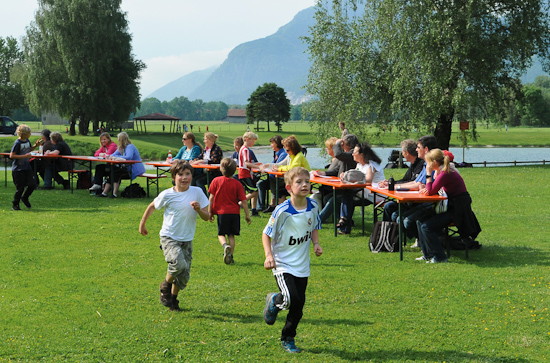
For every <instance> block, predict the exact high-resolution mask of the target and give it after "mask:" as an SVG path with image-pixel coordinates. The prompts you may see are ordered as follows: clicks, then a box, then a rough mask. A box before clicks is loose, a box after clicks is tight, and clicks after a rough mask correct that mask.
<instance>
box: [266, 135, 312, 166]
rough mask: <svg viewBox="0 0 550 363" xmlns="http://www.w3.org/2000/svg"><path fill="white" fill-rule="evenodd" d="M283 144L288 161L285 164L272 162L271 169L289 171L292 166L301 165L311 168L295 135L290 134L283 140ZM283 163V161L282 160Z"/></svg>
mask: <svg viewBox="0 0 550 363" xmlns="http://www.w3.org/2000/svg"><path fill="white" fill-rule="evenodd" d="M283 146H284V148H285V150H286V152H287V154H288V159H289V162H288V164H286V165H279V164H272V169H273V170H275V171H283V172H286V171H289V170H290V169H292V168H295V167H297V166H301V167H303V168H306V169H307V170H311V168H310V166H309V162H308V161H307V159H306V157H305V155H304V154H303V153H302V146H301V145H300V143H299V142H298V140H297V139H296V136H294V135H290V136H288V137H287V138H285V139H284V140H283ZM283 163H284V161H283Z"/></svg>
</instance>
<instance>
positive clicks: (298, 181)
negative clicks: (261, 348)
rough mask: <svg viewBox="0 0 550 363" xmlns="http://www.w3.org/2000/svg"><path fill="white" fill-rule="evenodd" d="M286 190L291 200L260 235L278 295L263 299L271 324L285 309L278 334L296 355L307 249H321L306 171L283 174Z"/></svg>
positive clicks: (316, 210)
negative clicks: (279, 333) (282, 325)
mask: <svg viewBox="0 0 550 363" xmlns="http://www.w3.org/2000/svg"><path fill="white" fill-rule="evenodd" d="M285 184H286V185H285V188H286V190H287V191H288V192H289V194H290V199H288V200H286V201H285V202H283V203H281V204H280V205H278V206H277V207H276V208H275V210H274V211H273V214H272V215H271V218H270V219H269V222H268V223H267V226H266V227H265V229H264V231H263V235H262V243H263V246H264V252H265V262H264V267H265V268H266V269H267V270H272V271H273V275H274V276H275V280H276V281H277V285H278V287H279V290H280V291H281V292H279V293H269V294H267V297H266V306H265V309H264V320H265V322H266V323H267V324H269V325H273V324H274V323H275V320H276V319H277V314H278V313H279V311H280V310H288V315H287V318H286V323H285V325H284V327H283V330H282V332H281V344H282V346H283V348H284V349H285V350H286V351H287V352H289V353H298V352H300V351H301V350H300V349H299V348H298V347H296V344H295V342H294V338H295V337H296V328H297V326H298V323H299V322H300V320H301V318H302V315H303V307H304V303H305V301H306V300H305V299H306V287H307V282H308V277H309V264H310V263H309V262H310V261H309V248H310V245H311V243H313V250H314V252H315V255H317V256H320V255H321V254H322V253H323V249H322V248H321V245H320V244H319V229H321V219H320V218H319V206H318V205H317V202H315V201H314V200H313V199H310V198H308V197H307V196H308V195H309V194H310V187H311V185H310V182H309V171H307V169H305V168H302V167H296V168H293V169H291V170H290V171H288V172H287V173H286V174H285Z"/></svg>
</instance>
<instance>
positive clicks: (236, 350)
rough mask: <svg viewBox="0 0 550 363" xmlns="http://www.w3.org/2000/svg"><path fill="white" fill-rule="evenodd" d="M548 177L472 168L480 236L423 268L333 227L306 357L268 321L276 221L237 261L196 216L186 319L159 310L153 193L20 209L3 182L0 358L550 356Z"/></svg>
mask: <svg viewBox="0 0 550 363" xmlns="http://www.w3.org/2000/svg"><path fill="white" fill-rule="evenodd" d="M549 171H550V168H549V167H516V168H490V169H483V168H479V169H462V170H461V173H462V174H463V176H464V178H465V180H466V183H467V185H468V189H469V191H470V193H471V194H472V197H473V200H474V210H475V212H476V213H477V216H478V218H479V220H480V223H481V226H482V228H483V232H482V233H481V235H480V236H479V239H478V240H479V241H480V242H481V243H482V244H483V248H482V249H481V250H479V251H473V252H471V253H470V259H469V260H465V259H464V254H463V253H461V252H455V253H454V254H453V257H451V259H450V263H448V264H439V265H427V264H424V263H420V262H418V261H415V260H414V258H415V257H418V256H419V252H418V250H411V249H407V251H406V252H405V260H404V261H403V262H400V261H399V256H398V255H397V254H387V253H386V254H384V253H380V254H372V253H370V252H369V251H368V247H367V240H368V236H361V235H360V232H359V231H358V230H354V231H353V233H352V235H351V236H349V237H348V236H339V237H337V238H334V237H333V236H332V230H331V228H330V225H325V226H324V227H326V228H325V229H323V230H322V231H321V238H320V240H321V244H322V245H323V248H324V250H325V253H324V255H323V256H321V257H319V258H315V257H312V275H311V278H310V283H309V287H308V301H307V303H306V307H305V315H304V319H303V320H302V323H301V325H300V326H299V329H298V337H297V342H298V344H299V346H300V347H302V348H303V349H304V352H303V353H301V354H300V355H298V356H291V355H289V354H287V353H285V352H283V351H282V349H281V348H280V347H279V344H278V338H279V334H280V330H281V328H282V325H283V322H284V317H285V316H286V313H281V314H280V316H279V320H278V321H277V322H276V323H275V325H274V326H267V325H265V323H264V322H263V320H262V309H263V303H264V297H265V294H266V293H267V292H270V291H273V290H274V289H275V282H274V280H273V277H272V276H271V274H270V273H269V272H267V271H265V270H264V269H263V265H262V264H263V251H262V247H261V240H260V236H261V231H262V229H263V227H264V226H265V224H266V222H267V217H266V216H260V217H255V218H254V219H253V223H252V225H250V226H246V224H244V223H243V227H242V235H241V236H240V237H239V238H238V240H237V251H236V256H235V259H236V264H235V265H234V266H226V265H224V264H223V262H222V251H221V248H220V246H219V244H218V242H217V239H216V227H215V224H211V223H207V222H203V221H198V228H197V234H196V238H195V240H194V260H193V268H192V271H191V281H190V283H189V287H188V289H187V290H185V291H184V292H183V293H182V294H181V295H180V300H181V303H180V305H181V306H182V307H183V308H184V311H183V312H181V313H172V312H170V311H168V310H167V309H166V308H164V307H163V306H161V305H160V303H159V302H158V292H157V289H158V284H159V283H160V281H161V279H162V277H163V275H164V272H165V268H166V264H165V262H164V261H163V257H162V254H161V251H160V250H159V249H158V236H157V232H158V230H159V227H160V224H161V220H162V213H161V212H158V211H157V212H155V214H154V215H153V216H152V218H151V219H150V221H149V230H150V232H151V235H150V236H147V237H143V236H141V235H139V234H138V232H137V228H138V222H139V220H140V218H141V214H142V212H143V210H144V209H145V206H146V204H147V203H148V202H149V200H147V199H134V200H132V199H116V200H112V199H104V198H95V197H91V196H89V195H88V194H87V192H86V191H83V190H78V191H75V193H74V194H71V193H70V192H68V191H63V190H54V191H36V192H35V194H33V196H32V197H31V202H32V204H33V208H32V210H30V211H28V210H24V211H21V212H14V211H11V210H10V209H9V207H10V201H11V197H12V195H13V192H14V188H13V185H12V184H11V179H10V183H9V185H8V187H7V188H6V187H4V183H3V181H4V180H3V178H4V174H3V173H0V201H1V202H0V220H2V223H3V227H2V229H1V231H0V241H1V248H2V253H1V254H0V287H1V288H0V289H1V294H0V327H1V329H0V347H1V349H0V361H4V360H5V361H7V360H23V361H35V360H45V361H61V360H67V361H143V360H151V361H160V360H169V361H176V360H180V361H199V360H200V361H213V362H214V361H215V362H218V361H319V362H327V361H338V362H340V361H350V360H353V361H375V362H380V361H393V362H402V361H430V362H434V361H438V362H439V361H448V362H470V361H474V362H543V361H547V359H548V356H550V349H549V347H550V344H549V343H550V329H549V324H548V320H549V319H550V316H549V311H548V307H549V305H550V304H549V289H550V278H549V276H550V274H549V272H550V269H549V257H550V248H549V246H548V241H549V240H550V230H549V229H548V225H549V222H550V217H549V216H550V203H549V202H550V200H549V199H550V197H549V196H548V193H547V192H545V191H544V190H543V189H544V188H543V187H542V186H544V185H546V183H547V179H548V175H549ZM520 180H521V183H519V181H520ZM162 183H163V188H165V187H168V185H169V184H168V181H167V180H163V181H162ZM518 184H521V185H518ZM369 216H370V211H369V215H368V216H367V217H369ZM358 223H359V216H358V214H357V213H356V224H358ZM368 225H369V228H370V224H368Z"/></svg>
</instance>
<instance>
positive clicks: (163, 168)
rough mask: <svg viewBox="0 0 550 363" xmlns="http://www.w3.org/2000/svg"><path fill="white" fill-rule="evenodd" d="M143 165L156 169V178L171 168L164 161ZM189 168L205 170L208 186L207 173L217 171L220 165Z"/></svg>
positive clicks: (194, 165)
mask: <svg viewBox="0 0 550 363" xmlns="http://www.w3.org/2000/svg"><path fill="white" fill-rule="evenodd" d="M145 165H151V166H154V167H155V168H156V169H157V178H158V177H160V176H161V175H163V174H166V173H168V172H169V171H170V167H172V164H170V163H167V162H164V161H157V162H149V163H145ZM191 166H192V167H193V168H195V169H205V170H206V184H210V173H208V171H209V170H218V169H219V168H220V164H191Z"/></svg>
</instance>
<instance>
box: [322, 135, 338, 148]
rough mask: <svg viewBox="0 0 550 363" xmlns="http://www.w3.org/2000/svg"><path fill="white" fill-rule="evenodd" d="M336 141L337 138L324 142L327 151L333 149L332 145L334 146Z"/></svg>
mask: <svg viewBox="0 0 550 363" xmlns="http://www.w3.org/2000/svg"><path fill="white" fill-rule="evenodd" d="M336 141H338V138H337V137H334V136H333V137H329V138H328V139H327V140H326V141H325V146H326V147H327V148H329V149H332V148H333V147H334V145H336Z"/></svg>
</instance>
